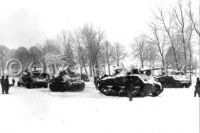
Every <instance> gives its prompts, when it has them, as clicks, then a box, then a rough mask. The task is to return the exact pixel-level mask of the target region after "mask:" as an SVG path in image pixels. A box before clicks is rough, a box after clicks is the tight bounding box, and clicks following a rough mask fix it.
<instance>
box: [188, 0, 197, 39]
mask: <svg viewBox="0 0 200 133" xmlns="http://www.w3.org/2000/svg"><path fill="white" fill-rule="evenodd" d="M191 4H192V2H191V1H189V3H188V10H189V11H188V12H189V13H188V16H189V19H190V21H191V23H192V25H193V28H194V30H195V32H196V33H197V35H198V36H199V37H200V30H199V26H198V25H200V24H198V23H197V20H196V19H195V18H194V13H193V11H192V7H191Z"/></svg>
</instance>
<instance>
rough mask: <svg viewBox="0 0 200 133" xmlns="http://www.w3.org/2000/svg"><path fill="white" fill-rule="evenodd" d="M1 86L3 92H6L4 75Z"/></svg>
mask: <svg viewBox="0 0 200 133" xmlns="http://www.w3.org/2000/svg"><path fill="white" fill-rule="evenodd" d="M1 88H2V94H4V93H5V79H4V76H2V78H1Z"/></svg>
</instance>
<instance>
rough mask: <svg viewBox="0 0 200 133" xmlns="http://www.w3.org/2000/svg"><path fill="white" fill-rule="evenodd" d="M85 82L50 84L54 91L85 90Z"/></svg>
mask: <svg viewBox="0 0 200 133" xmlns="http://www.w3.org/2000/svg"><path fill="white" fill-rule="evenodd" d="M84 88H85V83H84V82H54V83H50V84H49V89H50V90H51V91H53V92H65V91H71V92H73V91H83V90H84Z"/></svg>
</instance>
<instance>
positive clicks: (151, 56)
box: [145, 43, 158, 67]
mask: <svg viewBox="0 0 200 133" xmlns="http://www.w3.org/2000/svg"><path fill="white" fill-rule="evenodd" d="M145 55H146V58H145V59H146V60H147V61H149V63H150V67H152V66H154V63H155V61H156V60H157V59H158V49H157V47H156V46H155V45H154V44H151V43H149V44H148V45H147V46H146V48H145Z"/></svg>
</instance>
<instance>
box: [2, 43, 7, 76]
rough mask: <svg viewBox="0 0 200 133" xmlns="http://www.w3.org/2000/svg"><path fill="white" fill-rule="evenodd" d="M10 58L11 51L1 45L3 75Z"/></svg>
mask: <svg viewBox="0 0 200 133" xmlns="http://www.w3.org/2000/svg"><path fill="white" fill-rule="evenodd" d="M8 56H9V49H8V48H7V47H6V46H4V45H0V65H1V71H2V75H4V70H5V65H6V61H7V60H8Z"/></svg>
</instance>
